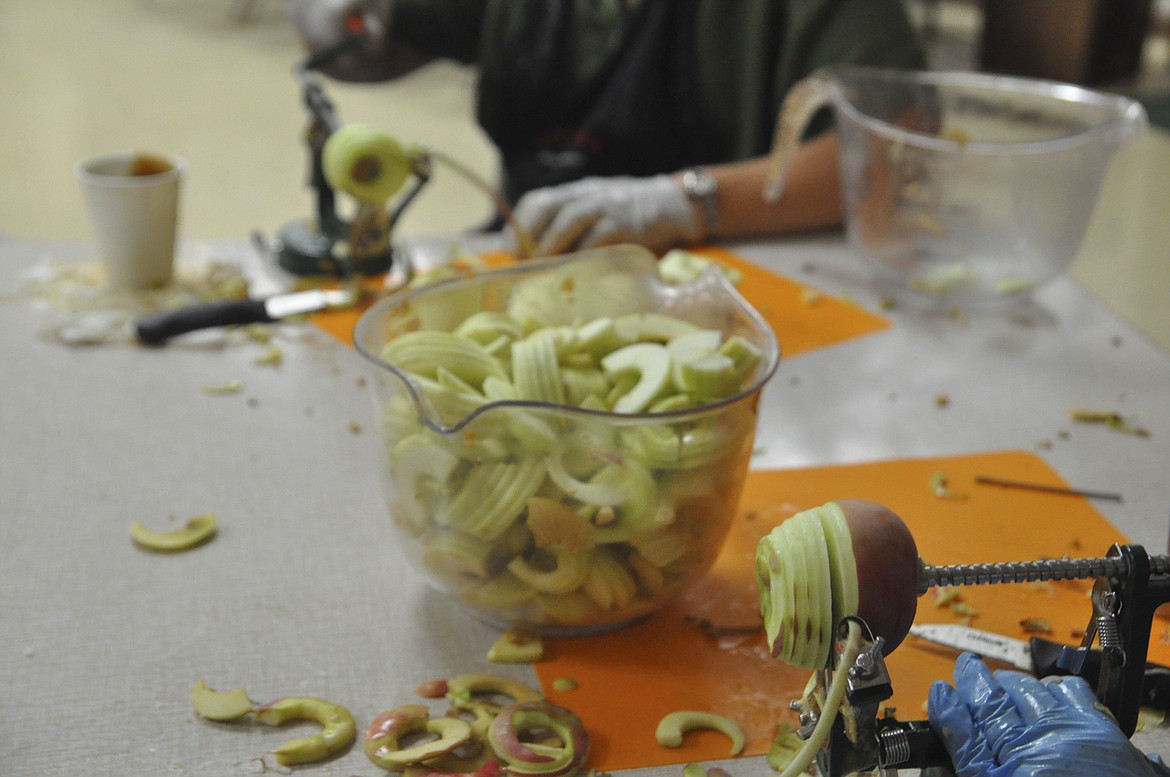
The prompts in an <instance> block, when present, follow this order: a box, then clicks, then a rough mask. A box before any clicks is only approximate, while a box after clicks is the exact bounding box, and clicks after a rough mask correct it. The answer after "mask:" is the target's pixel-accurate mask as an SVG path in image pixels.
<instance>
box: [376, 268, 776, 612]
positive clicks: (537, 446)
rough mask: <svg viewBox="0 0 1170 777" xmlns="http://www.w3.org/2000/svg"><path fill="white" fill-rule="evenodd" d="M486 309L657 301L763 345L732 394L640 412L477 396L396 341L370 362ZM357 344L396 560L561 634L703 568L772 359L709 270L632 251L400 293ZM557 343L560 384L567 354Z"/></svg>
mask: <svg viewBox="0 0 1170 777" xmlns="http://www.w3.org/2000/svg"><path fill="white" fill-rule="evenodd" d="M484 311H493V312H495V313H506V314H508V315H509V317H510V318H511V320H514V321H518V322H524V321H526V320H527V321H536V322H539V323H540V324H543V325H545V326H564V325H576V324H580V323H582V322H591V321H598V320H606V319H607V318H608V319H610V320H613V321H626V322H638V321H641V322H643V324H644V325H646V326H649V325H650V324H651V323H652V322H653V321H654V316H653V314H658V313H662V314H668V315H670V316H672V317H676V318H679V319H683V320H685V321H687V322H690V323H691V324H694V325H697V326H698V327H701V328H708V329H716V330H719V331H720V332H722V333H723V334H724V335H725V336H731V335H738V336H739V337H740V338H743V339H744V340H746V341H748V342H749V343H751V344H752V345H754V346H755V348H756V349H757V350H758V352H759V355H760V357H761V358H760V359H759V361H758V363H757V364H756V366H755V367H754V368H753V370H752V371H751V372H750V373H749V375H748V377H747V378H746V380H745V381H744V382H743V383H741V384H740V388H739V390H737V391H735V392H734V393H733V394H731V395H729V396H726V397H725V398H723V399H721V400H719V401H712V402H708V403H706V404H702V405H698V406H692V407H678V408H676V409H673V410H668V411H664V412H652V413H651V412H638V413H619V412H613V411H611V410H602V409H585V408H584V407H579V406H576V405H575V404H572V403H571V402H570V401H569V400H568V399H566V401H565V403H563V404H558V403H553V402H541V401H518V400H514V399H502V400H500V399H497V400H496V401H488V400H487V399H485V397H484V395H483V394H482V393H481V392H480V391H479V390H478V389H479V388H480V387H477V386H475V385H468V384H474V383H475V379H472V380H470V381H462V380H459V379H454V378H452V376H450V375H447V376H440V375H438V372H437V370H436V372H435V375H434V377H433V378H428V377H421V378H420V377H419V375H417V374H414V373H413V370H414V365H413V364H407V363H406V362H408V361H410V360H411V359H410V357H405V356H402V354H401V352H398V353H396V354H395V355H394V356H392V357H391V358H392V359H396V360H397V362H398V363H394V362H393V361H387V360H385V359H384V358H383V354H391V353H395V352H394V348H393V347H392V345H391V344H393V343H394V342H395V341H396V340H397V339H398V338H402V337H403V336H404V335H406V334H408V333H412V332H417V331H420V330H441V331H443V332H453V331H455V330H456V329H458V328H459V327H460V325H461V324H462V323H463V322H465V321H466V320H467V319H469V318H470V317H471V316H473V315H474V314H478V313H482V312H484ZM644 314H651V315H650V316H646V315H644ZM484 319H485V316H482V315H481V316H479V317H478V318H477V319H476V320H478V321H481V322H482V321H483V320H484ZM496 320H498V319H496ZM507 329H508V326H507V325H504V326H503V327H502V328H501V331H504V330H507ZM480 334H481V335H482V334H483V332H481V333H480ZM514 334H515V332H514V331H513V332H512V333H511V334H504V335H503V336H504V337H505V338H510V337H513V336H514ZM415 339H416V340H417V339H418V338H415ZM480 339H484V340H486V339H491V337H490V336H489V337H481V338H480ZM355 341H356V344H357V347H358V349H359V350H360V352H361V353H362V354H363V355H364V356H365V357H366V358H367V359H368V360H369V362H370V364H371V365H372V366H373V373H374V379H375V380H374V382H375V387H376V389H375V392H374V396H375V403H376V411H377V419H378V426H379V430H380V434H381V438H382V440H383V442H384V446H383V451H384V455H385V461H384V466H383V468H382V471H383V474H384V486H385V494H386V497H387V501H388V504H389V512H390V516H391V524H392V525H393V530H394V531H395V532H396V533H397V535H398V536H399V538H400V540H401V543H400V547H401V548H402V550H403V552H404V554H405V556H406V558H407V559H409V561H410V563H411V564H413V565H414V566H415V567H416V568H417V569H418V570H420V571H421V572H422V574H423V575H424V576H425V577H426V578H427V579H428V580H429V581H430V582H431V583H432V584H433V585H434V586H435V587H437V588H438V589H439V590H442V591H444V592H446V593H448V594H450V595H451V596H453V597H455V598H456V599H458V600H459V601H460V602H462V603H463V604H464V605H466V606H467V607H468V608H469V609H470V610H472V611H473V612H474V613H476V614H477V615H478V616H480V617H481V618H482V619H484V620H486V621H488V622H490V623H492V624H495V625H498V626H501V627H513V626H516V627H527V628H531V629H534V630H536V631H539V632H542V633H546V634H562V635H571V634H586V633H593V632H598V631H605V630H610V629H615V628H618V627H621V626H623V625H626V624H628V623H631V622H633V621H635V620H637V619H639V618H641V617H643V616H645V615H646V614H648V613H650V612H652V611H653V610H655V609H656V608H658V607H660V606H661V605H662V604H664V603H665V602H667V601H669V600H670V599H671V598H672V597H674V596H675V595H676V594H678V593H679V592H680V591H682V590H683V589H684V588H685V587H686V586H687V585H688V584H689V583H691V582H693V581H695V580H696V579H698V578H699V577H700V576H701V575H703V574H704V573H705V572H706V571H707V570H708V568H709V567H710V565H711V564H712V562H713V561H714V559H715V557H716V556H717V555H718V553H719V551H720V548H721V546H722V544H723V540H724V538H725V537H726V534H727V531H728V528H729V526H730V522H731V520H732V517H733V516H734V515H735V512H736V509H737V506H738V502H739V498H740V493H741V490H742V487H743V483H744V479H745V477H746V475H747V471H748V464H749V460H750V457H751V452H752V446H753V440H754V437H755V429H756V421H757V405H758V399H759V394H760V391H761V389H762V388H763V386H764V384H765V383H766V382H767V380H768V379H769V378H770V377H771V376H772V374H773V373H774V371H775V369H776V367H777V364H778V362H779V348H778V345H777V342H776V338H775V335H774V334H773V332H772V331H771V329H770V327H769V326H768V325H767V324H766V323H765V322H764V321H763V319H762V318H761V317H760V315H759V314H758V313H757V312H756V311H755V310H753V309H752V308H751V307H750V306H749V305H748V304H747V303H746V302H745V301H744V299H743V298H742V297H741V296H740V295H739V294H738V293H737V292H736V291H735V290H734V289H733V287H732V286H731V285H730V284H729V283H728V281H727V280H726V278H725V277H724V275H723V273H721V272H719V271H718V270H717V269H708V270H707V271H706V272H705V273H703V274H702V275H701V276H700V277H699V278H698V279H696V280H694V281H692V282H690V283H687V284H684V285H671V284H668V283H666V282H663V281H661V280H660V279H659V277H658V275H657V271H656V263H655V260H654V257H653V256H652V255H650V254H649V253H648V252H646V251H644V250H643V249H637V248H635V247H633V246H622V247H617V248H612V249H604V250H599V251H591V252H584V253H582V254H579V255H574V256H569V257H565V258H562V259H558V260H546V261H539V262H538V261H532V262H525V263H522V264H518V265H516V266H513V267H509V268H506V269H502V270H496V271H491V272H485V273H481V274H478V275H475V276H472V277H469V278H461V279H455V280H449V281H444V282H440V283H436V284H434V285H431V286H427V287H422V288H419V289H416V290H409V291H406V292H400V293H398V294H395V295H393V296H391V297H388V298H386V299H383V300H381V301H379V302H378V303H376V304H375V305H374V306H373V307H371V309H370V310H368V311H367V312H366V313H364V314H363V316H362V318H361V319H360V320H359V322H358V324H357V327H356V329H355ZM502 342H504V343H505V345H506V344H507V339H506V340H505V341H502ZM496 345H497V346H498V345H499V343H497V344H496ZM562 345H563V343H562ZM388 346H391V347H390V350H389V351H388V350H387V348H388ZM563 350H565V353H562V354H561V356H560V362H561V366H560V368H559V375H560V377H561V378H562V382H563V383H564V382H565V373H566V372H571V371H572V367H573V365H575V364H577V361H576V360H575V358H576V357H572V356H568V355H566V354H567V352H570V351H572V347H568V348H566V349H563ZM499 353H510V351H509V350H508V348H507V347H505V348H503V349H502V350H500V351H499ZM408 371H410V372H409V373H408ZM566 385H567V383H566ZM498 389H499V384H497V385H496V389H495V390H498ZM484 390H485V391H486V390H487V389H486V388H485V389H484ZM582 391H583V389H582V388H580V387H577V388H575V389H571V390H569V394H570V395H574V394H578V393H581V392H582ZM488 393H494V392H491V391H489V392H488ZM586 404H589V403H586ZM594 406H595V405H594Z"/></svg>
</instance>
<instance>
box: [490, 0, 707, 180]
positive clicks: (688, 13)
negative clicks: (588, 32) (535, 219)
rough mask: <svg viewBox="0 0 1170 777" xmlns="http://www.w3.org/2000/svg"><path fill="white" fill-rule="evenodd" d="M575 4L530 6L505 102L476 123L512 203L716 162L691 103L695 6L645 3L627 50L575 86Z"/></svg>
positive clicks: (635, 14) (507, 76)
mask: <svg viewBox="0 0 1170 777" xmlns="http://www.w3.org/2000/svg"><path fill="white" fill-rule="evenodd" d="M573 3H574V0H545V1H544V2H540V1H539V0H538V1H537V2H530V3H528V4H527V6H528V8H527V16H526V18H525V19H524V20H523V25H522V27H521V33H520V34H519V35H518V36H517V38H516V40H515V41H513V44H512V45H511V51H512V52H513V53H514V56H511V57H509V60H508V62H506V63H503V64H502V66H501V70H500V73H499V78H500V85H501V86H502V87H503V88H502V89H501V90H500V91H501V93H502V98H501V99H500V100H499V102H498V103H497V104H494V105H491V106H487V105H481V106H480V112H479V119H480V123H481V125H482V126H483V128H484V130H485V131H486V132H487V134H488V136H489V137H490V138H491V139H492V141H493V142H494V143H495V144H496V146H497V147H498V148H499V150H500V154H501V159H502V162H503V181H502V188H503V192H504V195H505V197H506V198H507V199H508V201H509V202H510V203H515V202H516V200H517V199H519V197H520V195H522V194H524V193H525V192H527V191H530V190H531V189H535V188H538V187H541V186H550V185H554V184H559V183H564V182H566V181H572V180H576V179H578V178H583V177H585V176H591V175H601V176H608V175H634V176H645V175H652V174H655V173H666V172H674V171H676V170H678V169H680V168H682V167H685V166H687V165H694V164H702V163H705V162H709V161H711V158H712V153H711V151H710V146H711V144H710V143H709V142H708V140H707V138H706V136H705V132H704V131H703V128H702V125H701V123H700V121H699V120H698V109H697V103H696V100H695V98H694V95H695V94H696V90H697V79H696V75H695V68H694V45H693V43H694V41H693V29H694V7H695V3H694V0H641V2H640V3H639V4H638V5H637V7H636V8H634V9H633V10H631V11H630V12H629V13H630V18H629V20H628V22H627V29H626V31H625V35H624V39H623V45H622V46H620V47H619V48H618V50H617V51H615V53H614V55H613V56H612V57H610V59H609V61H607V62H606V63H605V64H604V66H602V67H601V68H599V69H598V71H597V73H596V75H595V76H594V77H593V78H591V79H589V81H588V82H587V83H584V84H578V83H574V82H575V80H576V79H575V78H574V77H573V76H572V73H573V69H572V63H571V62H567V61H566V59H567V57H569V56H571V52H572V51H573V45H572V43H571V42H570V41H569V36H570V34H571V27H572V25H571V19H570V15H571V11H572V6H573Z"/></svg>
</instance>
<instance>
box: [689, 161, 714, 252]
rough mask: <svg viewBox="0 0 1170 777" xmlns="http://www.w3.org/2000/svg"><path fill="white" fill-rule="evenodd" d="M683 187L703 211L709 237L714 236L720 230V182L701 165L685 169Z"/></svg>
mask: <svg viewBox="0 0 1170 777" xmlns="http://www.w3.org/2000/svg"><path fill="white" fill-rule="evenodd" d="M682 188H683V191H684V192H686V195H687V197H689V198H690V199H691V202H693V203H695V204H696V205H698V206H699V209H700V210H701V211H702V212H703V220H704V221H705V222H706V226H707V237H708V238H710V237H714V236H715V235H716V234H718V232H719V184H718V183H717V182H716V181H715V176H713V175H711V174H710V173H709V172H707V171H706V170H704V169H703V168H701V167H688V168H687V169H686V170H683V174H682Z"/></svg>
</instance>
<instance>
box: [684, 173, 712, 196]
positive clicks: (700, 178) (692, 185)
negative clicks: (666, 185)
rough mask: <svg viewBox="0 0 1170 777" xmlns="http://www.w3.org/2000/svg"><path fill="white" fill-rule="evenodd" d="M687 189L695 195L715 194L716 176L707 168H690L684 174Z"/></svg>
mask: <svg viewBox="0 0 1170 777" xmlns="http://www.w3.org/2000/svg"><path fill="white" fill-rule="evenodd" d="M683 184H684V186H685V187H686V189H687V191H688V192H689V193H690V194H691V195H692V196H695V197H710V196H712V195H714V194H715V190H716V184H715V178H714V176H712V175H711V174H710V173H708V172H707V171H706V170H688V171H687V172H686V175H684V176H683Z"/></svg>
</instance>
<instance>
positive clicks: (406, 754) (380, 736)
mask: <svg viewBox="0 0 1170 777" xmlns="http://www.w3.org/2000/svg"><path fill="white" fill-rule="evenodd" d="M424 731H425V732H428V733H431V734H436V735H437V736H438V739H434V740H430V741H427V742H421V743H419V744H417V745H414V746H412V747H406V748H400V747H399V745H400V743H401V742H402V739H403V738H404V737H405V736H407V735H409V734H416V733H421V732H424ZM471 733H472V732H471V724H470V723H468V722H467V721H465V720H462V719H460V718H452V717H438V718H432V717H430V714H429V712H428V710H427V708H426V707H425V706H424V705H422V704H406V705H403V706H401V707H395V708H394V709H392V710H388V711H387V712H383V713H382V714H381V715H379V716H378V717H376V718H374V720H373V722H372V723H370V726H369V728H367V729H366V733H365V737H364V738H363V741H362V750H363V751H364V752H365V754H366V757H367V758H369V759H370V761H372V762H373V763H374V765H375V766H380V767H381V768H383V769H387V770H390V771H400V770H401V769H403V767H405V766H408V765H410V764H417V763H421V762H423V761H427V760H430V759H432V758H437V757H438V756H441V755H446V754H447V753H450V752H451V751H452V750H454V749H456V748H457V747H459V746H460V745H463V744H465V743H466V742H468V741H469V740H470V739H471Z"/></svg>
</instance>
